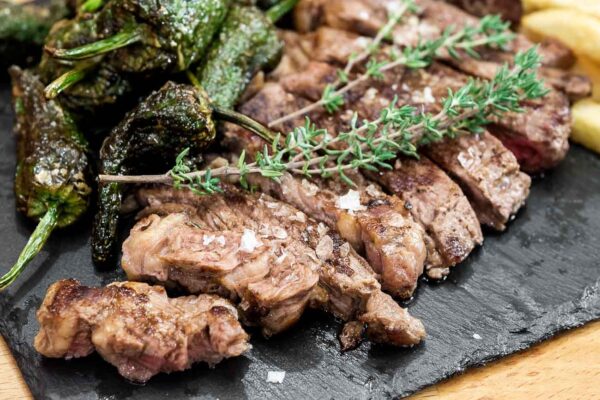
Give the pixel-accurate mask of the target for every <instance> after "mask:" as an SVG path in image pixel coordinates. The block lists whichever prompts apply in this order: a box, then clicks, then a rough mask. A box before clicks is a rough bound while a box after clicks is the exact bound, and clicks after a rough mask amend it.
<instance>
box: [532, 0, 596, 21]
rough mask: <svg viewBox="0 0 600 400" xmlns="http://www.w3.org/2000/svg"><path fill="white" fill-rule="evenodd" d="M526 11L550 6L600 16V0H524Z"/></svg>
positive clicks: (544, 8)
mask: <svg viewBox="0 0 600 400" xmlns="http://www.w3.org/2000/svg"><path fill="white" fill-rule="evenodd" d="M523 8H524V10H525V12H526V13H530V12H533V11H538V10H546V9H548V8H566V9H571V10H575V11H581V12H582V13H584V14H588V15H591V16H594V17H596V18H600V0H523Z"/></svg>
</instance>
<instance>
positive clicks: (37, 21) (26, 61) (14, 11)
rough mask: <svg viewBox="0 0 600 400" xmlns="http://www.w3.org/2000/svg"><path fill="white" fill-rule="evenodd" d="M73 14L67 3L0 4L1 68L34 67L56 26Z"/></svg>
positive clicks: (57, 1) (56, 0) (8, 2)
mask: <svg viewBox="0 0 600 400" xmlns="http://www.w3.org/2000/svg"><path fill="white" fill-rule="evenodd" d="M69 14H70V10H69V7H68V6H67V4H66V3H65V1H63V0H52V1H50V2H41V1H35V2H29V3H25V4H15V3H13V2H10V1H6V0H3V1H0V68H2V70H3V72H2V73H4V69H5V68H8V67H9V66H10V65H12V64H17V65H32V64H33V63H34V62H35V61H36V60H38V59H39V56H40V53H41V49H42V46H43V45H44V39H45V38H46V35H47V34H48V32H49V31H50V28H51V27H52V25H53V24H54V23H55V22H57V21H58V20H60V19H61V18H65V17H67V16H68V15H69Z"/></svg>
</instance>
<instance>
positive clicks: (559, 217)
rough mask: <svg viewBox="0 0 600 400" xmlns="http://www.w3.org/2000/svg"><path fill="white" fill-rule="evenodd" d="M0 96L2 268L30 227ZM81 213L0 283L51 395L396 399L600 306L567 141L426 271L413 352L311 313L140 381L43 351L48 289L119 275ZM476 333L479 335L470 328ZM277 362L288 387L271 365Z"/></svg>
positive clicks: (598, 270) (414, 307)
mask: <svg viewBox="0 0 600 400" xmlns="http://www.w3.org/2000/svg"><path fill="white" fill-rule="evenodd" d="M0 95H1V98H0V99H1V100H0V104H1V106H0V109H1V113H0V133H1V136H0V144H1V147H0V176H1V180H0V196H1V204H0V226H1V227H2V229H1V232H0V243H2V247H1V248H0V254H2V261H3V263H2V264H3V266H2V269H3V270H6V269H7V268H8V267H9V266H10V265H11V264H12V262H14V260H15V259H16V258H17V255H18V254H19V252H20V250H21V248H22V246H23V245H24V244H25V242H26V240H27V237H28V235H29V234H30V233H31V231H32V229H33V225H32V224H31V222H30V221H26V220H25V219H24V218H23V217H21V216H20V215H17V214H16V213H15V211H14V198H13V194H12V175H13V171H14V140H13V138H12V135H11V133H10V132H11V126H12V117H11V116H10V111H9V107H8V105H7V97H8V92H7V91H6V90H3V91H2V92H1V93H0ZM89 225H90V223H89V218H88V219H87V220H84V221H82V222H81V223H80V224H79V225H78V226H75V227H72V228H70V229H67V230H65V231H60V232H56V233H55V234H54V235H53V237H52V238H51V239H50V240H49V242H48V243H47V246H46V248H45V250H44V251H43V252H42V254H40V256H39V257H38V258H37V259H36V260H35V261H34V262H33V263H32V264H31V265H30V266H29V268H28V269H27V271H26V272H25V273H24V274H23V276H22V277H21V278H20V279H19V280H18V281H17V282H16V283H15V284H14V285H13V286H12V287H11V288H10V289H9V290H8V291H7V292H5V293H2V294H0V312H1V315H0V332H1V333H2V335H4V337H5V338H6V339H7V341H8V344H9V346H10V348H11V349H12V351H13V354H14V355H15V357H16V359H17V362H18V364H19V366H20V367H21V370H22V371H23V374H24V376H25V379H26V380H27V383H28V384H29V386H30V388H31V390H32V392H33V393H34V395H35V396H36V397H38V398H49V399H67V398H68V399H163V398H173V399H179V398H197V399H199V398H221V399H240V398H251V399H263V398H288V399H297V398H303V399H330V398H335V399H346V398H360V399H362V398H388V397H399V396H404V395H407V394H409V393H412V392H414V391H417V390H419V389H421V388H423V387H425V386H427V385H431V384H432V383H435V382H437V381H439V380H441V379H443V378H446V377H448V376H450V375H453V374H456V373H458V372H460V371H463V370H464V369H465V368H468V367H470V366H473V365H479V364H483V363H485V362H488V361H491V360H493V359H496V358H499V357H501V356H503V355H506V354H509V353H512V352H515V351H518V350H521V349H524V348H527V347H529V346H531V345H532V344H534V343H536V342H539V341H540V340H543V339H546V338H549V337H550V336H552V335H553V334H555V333H556V332H559V331H561V330H565V329H569V328H572V327H575V326H579V325H581V324H583V323H585V322H588V321H591V320H594V319H597V318H599V317H600V287H599V286H600V283H599V280H598V279H599V277H600V159H599V158H598V157H597V156H596V155H593V154H592V153H590V152H587V151H585V150H583V149H581V148H579V147H575V148H574V149H573V150H572V151H571V153H570V154H569V157H568V158H567V159H566V160H565V162H564V163H563V164H562V165H561V166H560V167H559V168H557V169H556V170H555V171H552V172H551V173H548V174H547V176H546V177H545V178H544V179H538V180H537V181H536V182H535V184H534V186H533V192H532V194H531V197H530V200H529V203H528V206H527V208H526V209H524V210H523V211H522V212H521V213H520V214H519V215H518V218H517V219H516V221H514V222H513V223H512V224H511V226H510V227H509V229H508V231H507V232H505V233H504V234H500V235H499V234H491V233H488V234H487V236H486V242H485V245H484V246H483V247H482V248H480V249H478V250H477V251H475V252H474V253H473V254H472V255H471V256H470V257H469V259H468V260H467V261H466V262H465V263H463V265H461V266H460V267H458V268H456V270H455V271H454V272H453V273H452V274H451V275H450V277H449V278H448V280H447V281H446V282H443V283H441V284H430V283H427V282H422V284H421V285H420V288H419V290H418V293H417V296H416V298H415V299H414V301H413V302H412V303H411V304H410V305H409V307H410V310H411V312H412V313H413V314H414V315H415V316H418V317H420V318H422V320H423V322H424V323H425V326H426V328H427V331H428V338H427V340H426V341H425V342H424V343H423V344H422V345H420V346H418V347H416V348H412V349H393V348H387V347H382V346H376V345H371V344H369V343H363V344H362V345H361V346H360V347H359V348H358V349H357V350H355V351H351V352H348V353H345V354H340V352H339V346H338V342H337V339H336V335H337V332H338V330H339V329H340V325H339V324H338V323H337V322H335V321H332V320H331V319H330V318H329V317H328V316H326V315H323V314H319V313H310V314H308V315H306V316H305V317H304V318H303V320H302V321H301V323H300V324H298V326H297V327H295V328H294V329H292V330H291V331H289V332H287V333H285V334H283V335H280V336H278V337H275V338H272V339H271V340H265V339H263V338H261V337H260V336H259V335H258V334H257V333H256V332H252V343H253V346H254V348H253V349H252V350H251V351H250V352H249V353H248V354H247V355H246V356H245V357H240V358H237V359H233V360H228V361H226V362H223V363H222V364H219V365H218V366H217V367H216V368H215V369H212V370H211V369H209V368H207V367H206V366H205V365H197V366H196V367H194V368H193V369H192V370H190V371H187V372H184V373H176V374H172V375H169V376H168V375H160V376H157V377H155V378H154V379H152V380H151V382H149V383H148V384H146V385H144V386H138V385H132V384H130V383H128V382H126V381H125V380H123V379H122V378H121V377H120V376H119V375H118V374H117V372H116V369H115V368H113V367H112V366H110V365H109V364H107V363H105V362H103V361H102V360H101V359H100V357H98V356H92V357H88V358H86V359H80V360H71V361H65V360H49V359H43V358H42V357H40V356H39V355H37V354H36V353H35V351H34V349H33V347H32V341H33V338H34V336H35V334H36V332H37V329H38V326H37V322H36V321H35V311H36V309H37V307H38V306H39V304H40V301H41V299H42V298H43V296H44V294H45V291H46V288H47V287H48V286H49V285H50V284H51V283H52V282H54V281H56V280H58V279H61V278H68V277H73V278H77V279H79V280H81V281H82V282H83V283H85V284H88V285H104V284H107V283H109V282H111V281H113V280H117V279H120V278H122V276H121V275H120V272H118V271H115V272H109V273H102V272H98V271H95V270H94V268H93V267H92V263H91V261H90V254H89V243H88V242H89V230H90V229H89ZM474 334H477V335H479V336H481V340H476V339H475V338H474V337H473V335H474ZM269 370H285V371H287V375H286V377H285V381H284V382H283V384H280V385H278V384H270V383H267V382H266V376H267V371H269Z"/></svg>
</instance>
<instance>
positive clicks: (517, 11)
mask: <svg viewBox="0 0 600 400" xmlns="http://www.w3.org/2000/svg"><path fill="white" fill-rule="evenodd" d="M444 1H446V2H447V3H450V4H454V5H455V6H457V7H460V8H462V9H463V10H465V11H466V12H468V13H469V14H473V15H475V16H478V17H484V16H486V15H489V14H499V15H501V16H502V19H504V20H506V21H510V22H511V23H512V24H513V25H515V26H518V25H519V21H520V20H521V16H522V15H523V6H522V4H521V0H444Z"/></svg>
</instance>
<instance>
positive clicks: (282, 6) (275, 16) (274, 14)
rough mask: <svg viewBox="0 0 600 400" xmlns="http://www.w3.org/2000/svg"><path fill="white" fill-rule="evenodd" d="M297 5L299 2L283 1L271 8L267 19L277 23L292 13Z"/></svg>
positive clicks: (293, 0)
mask: <svg viewBox="0 0 600 400" xmlns="http://www.w3.org/2000/svg"><path fill="white" fill-rule="evenodd" d="M296 3H298V0H283V1H281V2H279V3H278V4H276V5H274V6H273V7H271V8H269V9H268V10H267V11H266V13H265V14H266V15H267V18H269V19H270V20H271V22H277V21H279V19H280V18H281V17H283V16H284V15H285V14H287V13H288V12H290V11H292V9H293V8H294V7H295V6H296Z"/></svg>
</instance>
